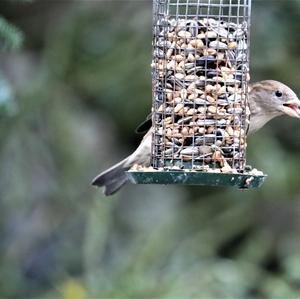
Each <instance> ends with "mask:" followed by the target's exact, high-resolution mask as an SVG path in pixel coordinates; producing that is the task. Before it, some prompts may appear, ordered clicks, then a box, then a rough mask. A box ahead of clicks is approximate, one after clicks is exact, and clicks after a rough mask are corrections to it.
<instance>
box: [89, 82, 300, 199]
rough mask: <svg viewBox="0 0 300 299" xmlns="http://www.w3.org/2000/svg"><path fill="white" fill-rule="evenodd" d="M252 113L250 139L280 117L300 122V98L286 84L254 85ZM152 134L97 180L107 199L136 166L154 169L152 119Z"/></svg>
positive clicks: (251, 97) (94, 183) (251, 103)
mask: <svg viewBox="0 0 300 299" xmlns="http://www.w3.org/2000/svg"><path fill="white" fill-rule="evenodd" d="M249 109H250V111H251V119H250V125H249V128H248V135H249V134H252V133H254V132H256V131H258V130H259V129H261V128H262V127H263V126H264V125H265V124H266V123H267V122H269V121H270V120H272V119H273V118H274V117H277V116H280V115H284V114H286V115H288V116H290V117H295V118H300V101H299V99H298V97H297V95H296V94H295V93H294V92H293V91H292V90H291V89H290V88H289V87H288V86H286V85H285V84H283V83H280V82H278V81H274V80H266V81H260V82H257V83H254V84H252V85H250V92H249ZM147 125H148V129H149V131H148V132H147V134H146V135H145V136H144V138H143V140H142V142H141V144H140V145H139V146H138V148H137V149H136V150H135V151H134V152H133V153H132V154H131V155H130V156H128V157H127V158H125V159H124V160H122V161H121V162H119V163H117V164H116V165H114V166H112V167H111V168H109V169H107V170H105V171H104V172H102V173H100V174H99V175H98V176H96V177H95V178H94V180H93V182H92V185H94V186H98V187H104V194H105V195H106V196H108V195H112V194H114V193H115V192H117V191H118V190H119V189H120V188H121V187H122V186H123V185H124V184H125V183H126V182H127V181H128V178H127V175H126V171H127V170H128V169H130V168H131V167H132V166H133V165H135V164H137V165H141V166H144V167H147V166H150V158H151V142H152V129H151V119H148V120H147V121H146V122H145V123H144V124H143V127H145V126H147Z"/></svg>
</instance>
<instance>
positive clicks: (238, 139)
mask: <svg viewBox="0 0 300 299" xmlns="http://www.w3.org/2000/svg"><path fill="white" fill-rule="evenodd" d="M250 12H251V0H237V1H234V0H228V1H226V0H215V1H214V0H198V1H197V0H194V1H193V0H153V61H152V87H153V106H152V110H153V116H152V123H153V139H152V159H151V167H150V168H142V169H141V168H137V169H134V170H133V169H132V170H130V171H129V172H128V175H129V177H130V179H131V181H132V182H134V183H161V184H176V183H182V184H194V185H214V186H220V185H232V186H237V187H240V188H251V187H259V186H260V185H261V184H262V183H263V181H264V179H265V175H263V174H262V172H260V171H257V170H251V169H249V168H247V167H246V134H247V128H248V126H249V119H250V111H249V108H248V105H247V96H248V81H249V78H250V77H249V27H250Z"/></svg>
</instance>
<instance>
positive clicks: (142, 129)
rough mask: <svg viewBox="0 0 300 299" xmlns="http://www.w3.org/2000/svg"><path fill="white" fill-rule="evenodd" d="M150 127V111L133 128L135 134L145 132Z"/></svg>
mask: <svg viewBox="0 0 300 299" xmlns="http://www.w3.org/2000/svg"><path fill="white" fill-rule="evenodd" d="M151 127H152V113H150V114H149V115H148V116H147V117H146V119H145V120H144V121H143V122H142V123H140V124H139V125H138V126H137V128H136V129H135V133H137V134H145V133H146V132H148V131H149V130H150V128H151Z"/></svg>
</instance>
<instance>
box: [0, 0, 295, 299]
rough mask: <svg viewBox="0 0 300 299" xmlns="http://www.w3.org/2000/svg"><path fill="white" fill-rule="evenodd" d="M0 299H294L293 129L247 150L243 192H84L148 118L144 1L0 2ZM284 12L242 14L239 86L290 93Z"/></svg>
mask: <svg viewBox="0 0 300 299" xmlns="http://www.w3.org/2000/svg"><path fill="white" fill-rule="evenodd" d="M0 14H1V15H2V16H4V17H5V18H6V19H7V20H8V21H10V22H11V23H13V24H15V25H16V26H17V27H18V28H19V29H20V30H22V31H23V33H24V36H25V40H24V43H23V47H22V48H21V49H19V50H17V51H6V52H3V53H1V59H0V67H1V68H0V75H1V77H0V108H1V109H0V112H1V118H0V136H1V139H0V165H1V167H0V236H1V239H0V297H1V298H37V299H50V298H64V299H89V298H205V299H210V298H211V299H217V298H222V299H223V298H239V299H240V298H255V297H256V298H257V297H259V298H272V299H273V298H299V297H300V202H299V199H300V198H299V194H300V177H299V167H298V165H299V163H300V154H299V150H300V139H299V137H300V121H299V120H296V119H288V118H287V117H281V118H278V119H276V120H274V121H272V122H271V123H270V124H268V125H267V126H266V127H265V128H264V129H262V130H261V131H260V132H259V133H257V134H256V135H255V136H253V137H250V138H249V140H248V149H249V150H248V152H249V153H248V163H249V164H252V165H253V166H255V167H256V168H258V169H261V170H263V171H264V172H266V173H267V174H269V177H268V179H267V181H266V183H265V184H264V185H263V187H262V188H260V189H259V190H251V191H238V190H235V189H230V188H204V187H185V186H167V187H166V186H133V185H128V186H126V187H125V188H124V189H122V191H121V192H120V193H118V194H117V195H116V196H114V197H112V198H104V197H103V195H102V193H101V191H100V190H97V189H94V188H92V187H91V186H90V181H91V179H92V178H93V176H95V175H96V174H97V173H98V172H99V171H102V170H104V169H105V168H106V167H108V166H110V165H112V164H113V163H115V162H117V161H118V160H120V159H122V158H124V157H125V156H126V155H128V154H129V153H130V152H131V151H133V150H134V148H135V147H136V146H137V144H138V143H139V140H140V136H137V135H135V134H134V133H133V131H134V128H135V127H136V125H137V124H138V123H139V122H141V121H142V120H143V118H144V117H145V116H146V115H147V114H148V113H149V110H150V106H151V77H150V62H151V26H152V2H151V1H150V0H149V1H142V0H141V1H138V0H136V1H133V0H130V1H116V0H110V1H104V0H85V1H84V0H74V1H72V0H68V1H66V0H40V1H38V0H36V1H25V2H18V1H8V0H1V1H0ZM299 19H300V1H299V0H294V1H293V0H281V1H272V0H266V1H257V0H256V1H255V0H254V1H253V6H252V28H251V74H252V76H251V77H252V81H253V82H254V81H258V80H262V79H275V80H279V81H282V82H284V83H286V84H288V85H289V86H290V87H291V88H293V89H294V90H295V92H296V93H298V94H300V83H299V72H300V55H299V53H300V35H299V31H300V23H299Z"/></svg>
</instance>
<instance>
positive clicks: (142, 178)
mask: <svg viewBox="0 0 300 299" xmlns="http://www.w3.org/2000/svg"><path fill="white" fill-rule="evenodd" d="M127 176H128V178H129V180H130V181H131V182H132V183H133V184H161V185H169V184H178V185H198V186H215V187H225V186H232V187H236V188H240V189H252V188H258V187H260V186H261V185H262V184H263V183H264V181H265V179H266V177H267V176H266V175H254V174H251V173H213V172H203V171H193V170H192V171H184V170H166V171H161V170H154V171H137V170H129V171H127Z"/></svg>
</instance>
